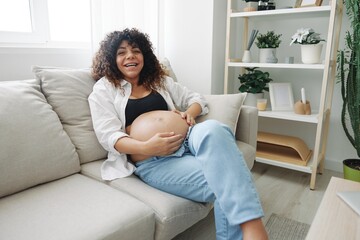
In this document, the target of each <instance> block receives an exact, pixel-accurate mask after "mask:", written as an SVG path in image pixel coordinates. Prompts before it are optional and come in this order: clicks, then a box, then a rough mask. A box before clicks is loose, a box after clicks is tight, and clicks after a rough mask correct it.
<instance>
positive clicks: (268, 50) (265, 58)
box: [255, 31, 282, 63]
mask: <svg viewBox="0 0 360 240" xmlns="http://www.w3.org/2000/svg"><path fill="white" fill-rule="evenodd" d="M281 35H282V34H275V32H274V31H268V32H267V33H265V34H261V33H260V34H259V35H258V36H257V38H256V39H257V42H256V43H255V44H256V46H257V47H258V48H259V49H260V52H259V62H261V63H277V62H278V59H277V58H276V48H278V47H279V46H280V43H281V39H280V37H281Z"/></svg>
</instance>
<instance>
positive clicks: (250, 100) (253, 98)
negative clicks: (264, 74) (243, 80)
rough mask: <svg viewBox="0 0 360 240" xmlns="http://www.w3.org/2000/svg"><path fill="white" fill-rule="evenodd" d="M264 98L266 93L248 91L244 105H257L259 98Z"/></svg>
mask: <svg viewBox="0 0 360 240" xmlns="http://www.w3.org/2000/svg"><path fill="white" fill-rule="evenodd" d="M262 98H264V93H247V94H246V97H245V101H244V105H247V106H252V107H256V106H257V100H258V99H262Z"/></svg>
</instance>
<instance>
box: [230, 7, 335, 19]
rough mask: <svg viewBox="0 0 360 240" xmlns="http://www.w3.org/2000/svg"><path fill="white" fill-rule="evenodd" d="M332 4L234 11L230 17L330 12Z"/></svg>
mask: <svg viewBox="0 0 360 240" xmlns="http://www.w3.org/2000/svg"><path fill="white" fill-rule="evenodd" d="M330 10H331V6H319V7H304V8H286V9H276V10H268V11H253V12H235V11H234V12H232V13H231V15H230V17H232V18H236V17H262V16H276V15H284V14H311V13H316V14H319V13H324V14H329V13H330Z"/></svg>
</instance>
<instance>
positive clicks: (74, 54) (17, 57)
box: [0, 48, 92, 81]
mask: <svg viewBox="0 0 360 240" xmlns="http://www.w3.org/2000/svg"><path fill="white" fill-rule="evenodd" d="M91 59H92V56H91V51H90V50H79V49H46V48H38V49H30V48H0V81H8V80H23V79H32V78H35V76H34V74H33V73H32V72H31V66H32V65H41V66H58V67H69V68H88V67H90V66H91Z"/></svg>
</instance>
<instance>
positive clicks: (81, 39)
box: [0, 0, 91, 48]
mask: <svg viewBox="0 0 360 240" xmlns="http://www.w3.org/2000/svg"><path fill="white" fill-rule="evenodd" d="M90 42H91V17H90V0H76V1H73V0H11V1H8V0H0V43H1V44H2V45H4V44H5V45H14V44H15V45H16V44H36V45H37V46H48V47H81V48H84V47H86V48H89V47H90Z"/></svg>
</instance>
